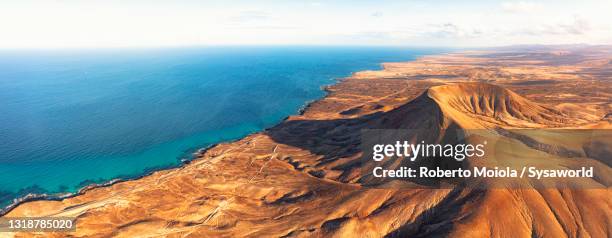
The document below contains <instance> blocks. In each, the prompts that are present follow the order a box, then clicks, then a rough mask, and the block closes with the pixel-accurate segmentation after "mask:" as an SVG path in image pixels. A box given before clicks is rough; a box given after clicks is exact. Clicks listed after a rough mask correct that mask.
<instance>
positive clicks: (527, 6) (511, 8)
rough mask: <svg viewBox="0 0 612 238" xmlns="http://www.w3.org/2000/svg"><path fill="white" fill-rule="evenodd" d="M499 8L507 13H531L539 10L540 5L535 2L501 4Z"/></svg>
mask: <svg viewBox="0 0 612 238" xmlns="http://www.w3.org/2000/svg"><path fill="white" fill-rule="evenodd" d="M501 8H502V10H503V11H504V12H508V13H532V12H536V11H537V10H539V9H540V4H538V3H535V2H526V1H520V2H503V3H502V4H501Z"/></svg>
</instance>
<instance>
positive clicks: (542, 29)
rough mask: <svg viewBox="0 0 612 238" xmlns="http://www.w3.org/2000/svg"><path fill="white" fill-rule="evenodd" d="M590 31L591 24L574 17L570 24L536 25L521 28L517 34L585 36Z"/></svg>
mask: <svg viewBox="0 0 612 238" xmlns="http://www.w3.org/2000/svg"><path fill="white" fill-rule="evenodd" d="M591 30H592V27H591V24H590V23H589V21H587V20H586V19H584V18H582V17H580V16H574V18H573V20H572V21H571V22H560V23H557V24H545V25H536V26H533V27H528V28H523V29H521V30H519V31H518V32H517V33H522V34H527V35H534V36H535V35H585V34H587V33H589V32H590V31H591Z"/></svg>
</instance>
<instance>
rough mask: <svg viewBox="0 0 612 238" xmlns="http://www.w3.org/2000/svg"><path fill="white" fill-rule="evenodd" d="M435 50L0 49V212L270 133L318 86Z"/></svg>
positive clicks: (314, 95)
mask: <svg viewBox="0 0 612 238" xmlns="http://www.w3.org/2000/svg"><path fill="white" fill-rule="evenodd" d="M441 51H442V50H440V49H408V48H384V47H376V48H374V47H206V48H175V49H128V50H125V49H121V50H119V49H114V50H47V51H25V50H20V51H17V50H4V51H0V205H2V206H5V205H7V204H9V203H10V202H12V200H13V199H14V198H17V197H19V196H23V195H24V194H27V193H63V192H75V191H77V190H78V189H79V188H81V187H82V186H84V185H87V184H90V183H93V182H96V183H101V182H105V181H109V180H111V179H114V178H129V177H135V176H139V175H142V174H143V173H146V172H147V171H151V170H153V169H158V168H164V167H169V166H175V165H178V164H179V163H180V160H181V159H189V158H190V154H191V153H192V152H194V151H195V150H196V149H198V148H202V147H205V146H208V145H211V144H214V143H218V142H221V141H227V140H232V139H238V138H240V137H243V136H245V135H247V134H249V133H252V132H255V131H258V130H262V129H264V128H266V127H270V126H272V125H274V124H276V123H278V122H279V121H280V120H282V119H283V118H284V117H286V116H288V115H291V114H294V113H296V112H297V111H298V110H299V108H300V107H302V106H303V105H304V104H305V103H306V102H308V101H310V100H314V99H317V98H320V97H322V96H323V95H324V92H323V91H322V90H321V86H323V85H327V84H331V83H334V81H333V79H335V78H338V77H345V76H349V75H350V74H351V73H352V72H355V71H360V70H365V69H378V68H380V66H379V64H380V63H381V62H392V61H407V60H413V59H415V57H417V56H419V55H424V54H432V53H439V52H441Z"/></svg>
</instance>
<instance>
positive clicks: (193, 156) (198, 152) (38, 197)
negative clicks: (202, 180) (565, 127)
mask: <svg viewBox="0 0 612 238" xmlns="http://www.w3.org/2000/svg"><path fill="white" fill-rule="evenodd" d="M441 54H446V53H439V54H436V55H441ZM425 56H427V55H419V56H417V57H416V58H415V59H414V60H410V61H403V62H401V63H408V62H413V61H418V60H419V59H420V58H422V57H425ZM387 63H390V62H381V63H378V69H367V70H361V71H356V72H352V73H351V75H349V76H346V77H337V78H332V79H331V80H332V82H331V83H329V84H325V85H321V86H320V90H321V91H322V92H323V95H322V96H321V97H320V98H317V99H313V100H308V101H306V102H305V103H304V104H303V105H302V106H301V107H300V108H299V109H298V110H297V111H296V112H295V113H294V114H291V115H288V116H286V117H284V118H282V119H281V120H279V121H278V122H277V123H275V124H273V125H271V126H269V127H267V128H263V129H261V130H259V131H255V132H251V133H248V134H246V135H244V136H242V137H240V138H237V139H232V140H225V141H220V142H217V143H213V144H210V145H208V146H205V147H203V148H196V149H195V152H193V153H189V152H186V153H185V154H184V156H180V157H183V159H179V160H178V163H177V164H175V165H169V166H164V167H158V168H151V169H147V170H145V172H143V173H142V174H140V175H136V176H132V177H121V178H114V179H110V180H109V181H107V182H104V183H91V184H88V185H84V186H82V187H81V188H80V189H78V191H77V192H73V193H70V192H68V193H58V194H46V193H43V194H37V193H29V194H26V195H24V196H21V197H17V198H15V199H14V200H13V202H12V203H10V204H9V205H7V206H4V207H2V208H0V217H2V216H4V215H6V214H8V213H10V212H11V211H12V210H13V209H15V208H17V207H18V206H19V205H21V204H24V203H28V202H35V201H62V200H64V199H68V198H73V197H77V196H80V195H83V194H85V193H86V192H88V191H91V190H94V189H96V188H105V187H110V186H113V185H115V184H118V183H122V182H128V181H136V180H140V179H142V178H144V177H147V176H151V175H153V174H155V173H157V172H162V171H172V170H178V169H181V168H184V167H185V166H186V165H188V164H190V163H192V162H193V161H194V160H198V159H201V157H200V156H202V155H203V154H205V153H206V152H207V151H208V150H210V149H213V148H214V147H216V146H218V145H220V144H231V143H233V142H237V141H240V140H242V139H244V138H247V137H249V136H251V135H254V134H258V133H262V132H265V131H267V130H268V129H270V128H273V127H275V126H278V125H280V124H281V123H283V122H285V121H287V120H288V119H289V118H291V117H292V116H301V115H303V114H304V113H306V111H307V110H308V109H309V108H310V107H311V106H312V105H313V104H315V103H317V102H318V101H321V100H324V99H325V98H326V97H327V96H328V95H329V93H330V91H329V87H330V86H333V85H337V84H339V83H342V81H343V80H345V79H348V78H351V77H353V76H354V75H355V74H357V73H359V72H367V71H380V70H385V64H387ZM394 63H395V62H394ZM397 63H400V62H397ZM187 155H189V156H187ZM187 157H189V159H187Z"/></svg>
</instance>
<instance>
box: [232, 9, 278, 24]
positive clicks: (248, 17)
mask: <svg viewBox="0 0 612 238" xmlns="http://www.w3.org/2000/svg"><path fill="white" fill-rule="evenodd" d="M268 19H270V16H269V14H268V13H266V12H262V11H242V12H240V13H239V14H238V15H237V16H233V17H230V21H232V22H239V23H242V22H253V21H263V20H268Z"/></svg>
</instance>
